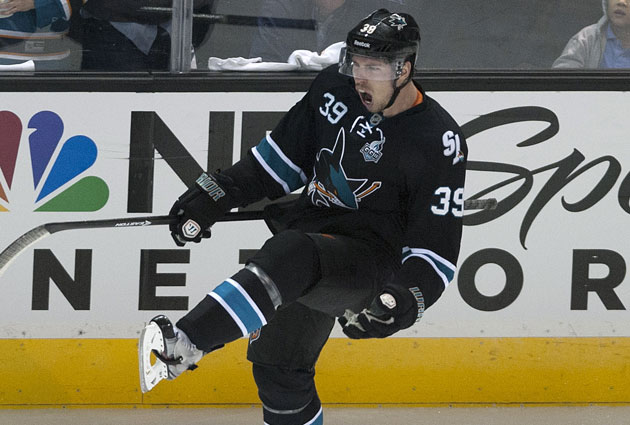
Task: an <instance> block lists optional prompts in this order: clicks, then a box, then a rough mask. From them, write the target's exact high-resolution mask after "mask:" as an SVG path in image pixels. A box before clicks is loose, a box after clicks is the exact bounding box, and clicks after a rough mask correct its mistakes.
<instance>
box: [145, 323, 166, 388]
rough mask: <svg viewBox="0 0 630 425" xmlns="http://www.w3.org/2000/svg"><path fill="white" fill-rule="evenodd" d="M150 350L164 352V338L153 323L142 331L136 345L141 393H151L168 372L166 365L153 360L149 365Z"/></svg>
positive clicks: (158, 360)
mask: <svg viewBox="0 0 630 425" xmlns="http://www.w3.org/2000/svg"><path fill="white" fill-rule="evenodd" d="M151 350H156V351H158V352H160V353H161V352H163V351H164V337H163V335H162V331H161V330H160V327H159V326H158V325H157V324H156V323H155V322H150V323H149V324H148V325H147V326H145V328H144V329H143V330H142V333H141V334H140V341H139V343H138V364H139V366H140V389H142V392H143V393H146V392H149V391H151V389H153V387H155V386H156V385H157V384H158V382H160V381H161V380H162V379H166V377H167V376H168V370H167V368H166V365H165V364H164V363H163V362H162V361H161V360H160V359H157V358H156V359H155V363H154V364H151Z"/></svg>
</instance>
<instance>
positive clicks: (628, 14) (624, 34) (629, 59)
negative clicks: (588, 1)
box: [552, 0, 630, 69]
mask: <svg viewBox="0 0 630 425" xmlns="http://www.w3.org/2000/svg"><path fill="white" fill-rule="evenodd" d="M602 7H603V8H604V16H603V17H602V18H601V19H600V20H599V22H597V23H596V24H593V25H589V26H587V27H585V28H583V29H582V30H581V31H580V32H578V33H577V34H576V35H574V36H573V37H572V38H571V40H569V42H568V43H567V45H566V47H565V48H564V51H563V52H562V54H561V55H560V57H559V58H558V59H556V60H555V62H554V63H553V65H552V66H553V68H603V69H605V68H630V0H602Z"/></svg>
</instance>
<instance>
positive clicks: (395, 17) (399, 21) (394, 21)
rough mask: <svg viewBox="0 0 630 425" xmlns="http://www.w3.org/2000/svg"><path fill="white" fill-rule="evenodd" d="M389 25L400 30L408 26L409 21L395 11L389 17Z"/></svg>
mask: <svg viewBox="0 0 630 425" xmlns="http://www.w3.org/2000/svg"><path fill="white" fill-rule="evenodd" d="M389 25H390V26H392V27H394V28H396V29H397V30H398V31H401V30H402V29H403V28H404V27H406V26H407V21H406V20H405V18H403V17H402V16H400V15H399V14H397V13H393V14H392V16H390V18H389Z"/></svg>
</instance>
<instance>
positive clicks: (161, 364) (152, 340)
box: [138, 315, 204, 393]
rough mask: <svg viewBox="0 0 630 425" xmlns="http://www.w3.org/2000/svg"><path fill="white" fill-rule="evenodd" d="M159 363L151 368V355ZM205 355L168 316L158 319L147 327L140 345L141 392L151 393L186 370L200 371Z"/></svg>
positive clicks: (157, 317) (153, 320)
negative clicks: (200, 364) (159, 383)
mask: <svg viewBox="0 0 630 425" xmlns="http://www.w3.org/2000/svg"><path fill="white" fill-rule="evenodd" d="M152 353H153V355H154V356H155V363H153V364H151V354H152ZM203 355H204V352H203V351H201V350H199V349H197V347H195V345H194V344H193V343H192V342H191V341H190V339H188V336H187V335H186V334H185V333H184V332H182V331H180V330H178V329H177V328H176V327H175V326H173V324H172V323H171V321H170V320H169V319H168V318H167V317H166V316H162V315H160V316H156V317H154V318H153V319H151V321H150V322H149V323H148V324H147V325H146V326H145V328H144V329H143V330H142V334H141V335H140V341H139V344H138V360H139V366H140V388H141V389H142V392H143V393H146V392H148V391H151V389H152V388H153V387H155V386H156V385H157V384H158V382H160V381H161V380H163V379H168V380H171V379H175V378H177V377H178V376H179V375H180V374H181V373H182V372H184V371H186V370H193V369H195V368H197V365H196V363H197V362H198V361H199V360H201V358H202V357H203Z"/></svg>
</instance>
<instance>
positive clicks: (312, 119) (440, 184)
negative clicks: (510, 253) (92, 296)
mask: <svg viewBox="0 0 630 425" xmlns="http://www.w3.org/2000/svg"><path fill="white" fill-rule="evenodd" d="M346 43H347V47H346V50H345V52H342V56H341V58H340V63H339V65H335V66H332V67H329V68H327V69H325V70H324V71H322V72H321V73H320V74H319V75H318V76H317V77H316V78H315V80H314V81H313V83H312V85H311V87H310V89H309V90H308V92H307V93H306V95H305V96H304V97H303V98H302V99H301V100H300V101H299V102H298V103H297V104H296V105H295V106H293V107H292V108H291V110H290V111H289V112H288V113H287V114H286V115H285V116H284V117H283V119H282V120H281V121H280V123H279V124H278V125H277V126H276V128H275V129H274V130H273V131H272V132H271V134H270V135H269V136H266V137H265V138H263V139H262V141H261V142H260V143H259V144H258V145H257V146H255V147H254V148H252V149H251V150H250V151H249V153H248V155H247V157H246V158H245V159H243V160H241V161H239V162H238V163H236V164H235V165H233V166H232V167H230V168H228V169H226V170H224V171H222V172H219V173H214V174H202V175H201V176H200V177H199V179H198V180H197V184H196V185H195V186H194V187H192V188H191V189H189V190H188V191H186V192H185V193H184V194H183V195H182V196H181V197H180V198H179V199H178V200H177V201H176V202H175V204H174V206H173V208H172V210H171V214H172V215H173V216H175V217H177V219H178V220H177V224H175V225H173V226H172V227H171V232H172V235H173V237H174V239H175V241H176V243H178V244H179V245H183V244H184V243H186V242H190V241H192V242H199V241H200V240H201V239H202V238H204V237H208V236H209V235H210V231H209V228H210V226H212V225H213V224H214V223H215V222H216V221H217V219H218V218H219V217H221V216H222V214H224V213H225V212H226V211H228V210H229V209H231V208H234V207H237V206H244V205H247V204H250V203H252V202H254V201H257V200H260V199H261V198H263V197H264V196H266V197H268V198H270V199H277V198H280V197H282V196H284V195H286V194H289V193H291V192H293V191H294V190H296V189H298V188H300V187H302V186H303V187H304V189H303V191H302V193H301V195H300V197H299V198H298V200H297V201H295V202H293V203H290V204H289V205H286V204H275V205H273V206H270V207H268V208H267V211H266V212H268V213H269V216H270V220H269V223H271V226H270V227H272V231H273V232H274V235H273V236H272V237H271V238H270V239H269V240H267V241H266V242H265V244H264V245H263V247H262V248H261V249H260V250H259V251H258V253H257V254H255V255H254V256H253V257H252V258H251V259H250V260H249V261H248V262H247V264H246V266H245V267H244V268H243V269H242V270H240V271H238V272H237V273H236V274H235V275H233V276H232V277H231V278H229V279H226V280H225V281H224V282H223V283H221V284H220V285H219V286H217V287H216V288H214V290H212V292H210V293H209V294H208V296H206V297H205V298H204V299H203V300H201V302H199V304H197V305H196V306H195V307H194V308H193V309H192V310H191V311H190V312H188V313H187V314H186V315H185V316H184V317H182V318H181V319H180V320H179V321H178V322H177V323H176V324H175V325H173V324H172V323H171V322H170V321H169V320H168V319H167V318H166V317H165V316H158V317H156V318H154V319H153V320H152V322H150V324H149V325H148V326H147V327H146V328H145V331H144V332H143V335H142V336H141V341H140V350H141V353H140V355H141V362H142V361H143V360H142V359H143V358H144V359H145V360H144V362H145V363H146V364H145V366H144V371H145V372H146V373H147V374H148V375H147V376H148V377H145V378H143V379H144V380H145V381H143V390H144V391H146V390H148V389H150V387H152V386H153V385H155V383H156V382H157V381H159V379H160V377H159V376H157V377H155V376H154V378H155V379H153V380H151V379H150V376H151V374H150V370H149V369H150V365H148V359H149V354H148V352H149V351H150V349H151V348H153V345H152V344H153V342H152V341H156V340H157V341H159V340H160V337H164V348H163V349H159V350H158V351H160V355H159V358H160V359H162V361H163V362H164V364H165V366H164V369H163V372H164V374H167V375H168V376H167V378H168V379H174V378H175V377H177V376H178V375H179V374H181V373H182V372H184V371H185V370H187V369H192V368H194V367H196V366H195V363H197V362H198V361H199V360H200V359H201V358H202V356H203V355H205V354H207V353H209V352H211V351H213V350H215V349H216V348H218V347H221V346H222V345H223V344H226V343H228V342H230V341H233V340H236V339H237V338H240V337H242V336H245V335H248V334H250V333H253V332H255V331H256V337H255V338H254V337H252V338H251V339H250V344H249V349H248V355H247V357H248V359H249V360H250V361H252V362H253V374H254V378H255V381H256V384H257V386H258V392H259V396H260V398H261V401H262V404H263V416H264V422H265V423H266V424H270V425H283V424H292V425H294V424H322V423H323V414H322V408H321V403H320V400H319V398H318V395H317V391H316V389H315V383H314V374H315V369H314V366H315V363H316V360H317V358H318V355H319V353H320V351H321V349H322V347H323V346H324V344H325V343H326V341H327V339H328V336H329V334H330V331H331V330H332V327H333V325H334V321H335V317H338V318H339V323H340V324H341V326H342V329H343V332H344V333H345V334H346V335H347V336H349V337H350V338H384V337H387V336H390V335H392V334H394V333H396V332H397V331H399V330H401V329H405V328H408V327H410V326H411V325H413V324H414V322H416V321H417V320H419V319H420V318H421V317H422V313H423V311H424V310H425V309H426V308H428V307H429V306H431V305H432V304H433V303H435V302H436V300H437V299H438V298H439V297H440V295H441V294H442V291H444V289H445V287H446V286H447V285H448V284H449V282H450V281H451V279H452V278H453V275H454V273H455V264H456V263H457V256H458V254H459V247H460V239H461V233H462V214H463V199H464V198H463V187H464V177H465V158H466V156H467V146H466V142H465V140H464V137H463V135H462V133H461V131H460V128H459V126H458V125H457V124H456V122H455V121H454V120H453V118H452V117H451V116H450V115H449V114H448V113H447V112H446V111H445V110H444V109H443V108H442V107H441V106H440V105H439V104H438V103H437V102H436V101H435V100H433V99H432V98H430V97H429V96H427V95H426V94H425V93H424V91H423V90H422V88H421V86H420V85H419V84H418V83H416V82H414V81H412V74H413V70H414V65H415V63H416V58H417V54H418V49H419V44H420V32H419V28H418V25H417V23H416V21H415V20H414V19H413V17H412V16H410V15H407V14H402V13H390V12H389V11H387V10H385V9H380V10H377V11H375V12H373V13H372V14H371V15H370V16H368V17H367V18H365V19H364V20H362V21H361V22H360V23H359V24H358V25H357V26H356V27H355V28H354V29H352V30H351V31H350V32H349V34H348V37H347V42H346ZM158 346H159V344H158ZM143 356H144V357H143ZM141 367H142V366H141ZM149 381H150V382H149Z"/></svg>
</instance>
